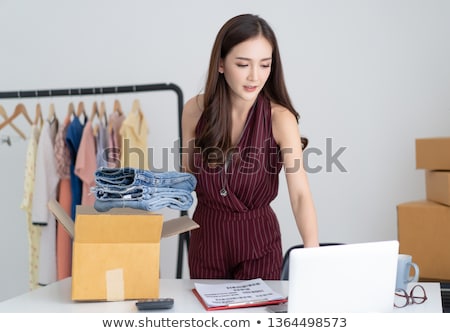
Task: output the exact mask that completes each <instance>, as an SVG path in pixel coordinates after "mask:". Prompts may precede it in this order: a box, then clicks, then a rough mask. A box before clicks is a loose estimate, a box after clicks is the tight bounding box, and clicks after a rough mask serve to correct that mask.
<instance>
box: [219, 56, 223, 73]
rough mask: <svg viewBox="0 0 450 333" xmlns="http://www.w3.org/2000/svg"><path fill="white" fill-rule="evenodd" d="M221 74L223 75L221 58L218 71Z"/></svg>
mask: <svg viewBox="0 0 450 333" xmlns="http://www.w3.org/2000/svg"><path fill="white" fill-rule="evenodd" d="M218 71H219V73H220V74H223V59H222V58H220V60H219V69H218Z"/></svg>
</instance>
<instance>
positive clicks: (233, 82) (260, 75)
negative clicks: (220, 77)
mask: <svg viewBox="0 0 450 333" xmlns="http://www.w3.org/2000/svg"><path fill="white" fill-rule="evenodd" d="M271 64H272V46H271V45H270V43H269V41H268V40H267V39H266V38H264V37H263V36H258V37H255V38H252V39H248V40H246V41H244V42H242V43H239V44H237V45H236V46H234V47H233V48H232V49H231V51H230V52H229V53H228V54H227V55H226V56H225V59H221V61H220V65H219V72H221V73H223V74H224V76H225V80H226V82H227V83H228V86H229V87H230V89H231V96H232V99H233V100H235V99H242V100H245V101H251V102H253V101H254V100H255V99H256V97H257V96H258V94H259V92H260V91H261V89H262V88H263V87H264V84H265V83H266V81H267V79H268V77H269V75H270V69H271Z"/></svg>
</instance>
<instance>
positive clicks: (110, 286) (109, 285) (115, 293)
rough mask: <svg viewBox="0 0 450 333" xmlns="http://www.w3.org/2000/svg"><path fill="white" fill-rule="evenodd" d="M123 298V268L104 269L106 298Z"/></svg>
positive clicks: (116, 299) (118, 299)
mask: <svg viewBox="0 0 450 333" xmlns="http://www.w3.org/2000/svg"><path fill="white" fill-rule="evenodd" d="M124 299H125V291H124V283H123V269H121V268H118V269H112V270H109V271H106V300H107V301H123V300H124Z"/></svg>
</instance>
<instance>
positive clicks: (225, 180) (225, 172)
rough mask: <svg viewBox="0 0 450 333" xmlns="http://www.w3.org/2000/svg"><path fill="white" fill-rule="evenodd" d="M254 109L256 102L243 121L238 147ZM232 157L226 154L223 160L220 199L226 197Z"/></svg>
mask: <svg viewBox="0 0 450 333" xmlns="http://www.w3.org/2000/svg"><path fill="white" fill-rule="evenodd" d="M255 108H256V101H255V103H253V106H252V108H251V109H250V111H249V114H248V115H247V119H246V120H245V125H244V128H243V130H242V132H241V135H240V136H239V139H238V140H237V142H238V145H239V142H240V141H241V138H242V135H244V132H245V130H246V129H247V126H248V122H249V118H250V115H251V114H252V113H253V112H254V110H255ZM232 157H233V154H232V153H230V154H228V156H227V158H226V160H225V164H224V166H223V173H221V180H222V188H221V189H220V192H219V193H220V195H221V196H222V197H226V196H227V195H228V191H227V189H226V187H227V169H228V166H229V164H230V162H231V159H232Z"/></svg>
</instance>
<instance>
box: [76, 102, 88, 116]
mask: <svg viewBox="0 0 450 333" xmlns="http://www.w3.org/2000/svg"><path fill="white" fill-rule="evenodd" d="M82 114H83V115H84V116H85V117H86V108H85V107H84V102H83V101H80V103H78V109H77V114H76V116H77V117H80V116H81V115H82Z"/></svg>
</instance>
